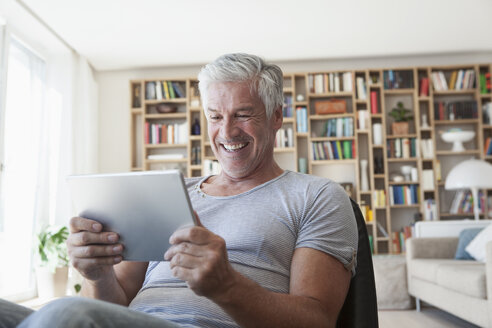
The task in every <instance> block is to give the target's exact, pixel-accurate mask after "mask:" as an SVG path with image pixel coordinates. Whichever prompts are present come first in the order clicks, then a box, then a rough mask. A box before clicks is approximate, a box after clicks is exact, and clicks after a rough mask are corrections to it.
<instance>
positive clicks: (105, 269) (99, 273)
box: [67, 217, 123, 281]
mask: <svg viewBox="0 0 492 328" xmlns="http://www.w3.org/2000/svg"><path fill="white" fill-rule="evenodd" d="M118 239H119V236H118V234H116V233H114V232H102V225H101V224H100V223H99V222H97V221H94V220H89V219H85V218H81V217H73V218H72V219H71V220H70V235H69V236H68V239H67V248H68V255H69V256H70V260H71V262H72V265H73V266H74V268H76V269H77V271H79V272H80V273H81V274H82V276H83V277H84V278H86V279H87V280H90V281H96V280H99V279H101V278H104V277H107V276H108V274H111V273H112V272H113V265H115V264H117V263H120V262H121V260H122V256H121V253H122V252H123V245H121V244H118Z"/></svg>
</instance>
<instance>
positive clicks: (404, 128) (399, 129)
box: [391, 122, 408, 136]
mask: <svg viewBox="0 0 492 328" xmlns="http://www.w3.org/2000/svg"><path fill="white" fill-rule="evenodd" d="M391 131H392V133H393V135H397V136H400V135H403V134H408V122H394V123H393V124H391Z"/></svg>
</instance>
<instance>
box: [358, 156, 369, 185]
mask: <svg viewBox="0 0 492 328" xmlns="http://www.w3.org/2000/svg"><path fill="white" fill-rule="evenodd" d="M360 190H361V191H369V179H368V177H367V159H361V160H360Z"/></svg>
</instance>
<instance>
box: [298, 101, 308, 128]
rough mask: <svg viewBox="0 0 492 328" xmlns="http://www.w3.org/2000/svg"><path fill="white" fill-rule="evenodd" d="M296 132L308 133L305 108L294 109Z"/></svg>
mask: <svg viewBox="0 0 492 328" xmlns="http://www.w3.org/2000/svg"><path fill="white" fill-rule="evenodd" d="M296 121H297V132H299V133H307V132H308V123H307V122H308V112H307V108H306V107H305V106H297V107H296Z"/></svg>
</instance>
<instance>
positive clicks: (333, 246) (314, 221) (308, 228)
mask: <svg viewBox="0 0 492 328" xmlns="http://www.w3.org/2000/svg"><path fill="white" fill-rule="evenodd" d="M306 192H307V201H306V205H305V210H304V213H303V217H302V218H301V222H300V227H299V233H298V238H297V243H296V248H300V247H307V248H313V249H316V250H319V251H322V252H324V253H326V254H329V255H331V256H333V257H335V258H336V259H338V260H339V261H340V262H342V264H343V265H344V267H345V268H346V269H347V270H350V271H352V275H354V274H355V267H356V256H357V246H358V232H357V223H356V221H355V215H354V211H353V209H352V204H351V203H350V199H349V197H348V195H347V194H346V193H345V191H344V190H343V189H342V187H341V186H340V185H339V184H337V183H335V182H332V181H329V180H328V182H326V181H324V183H323V184H322V185H318V186H316V184H314V185H310V186H309V187H308V190H307V191H306Z"/></svg>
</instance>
